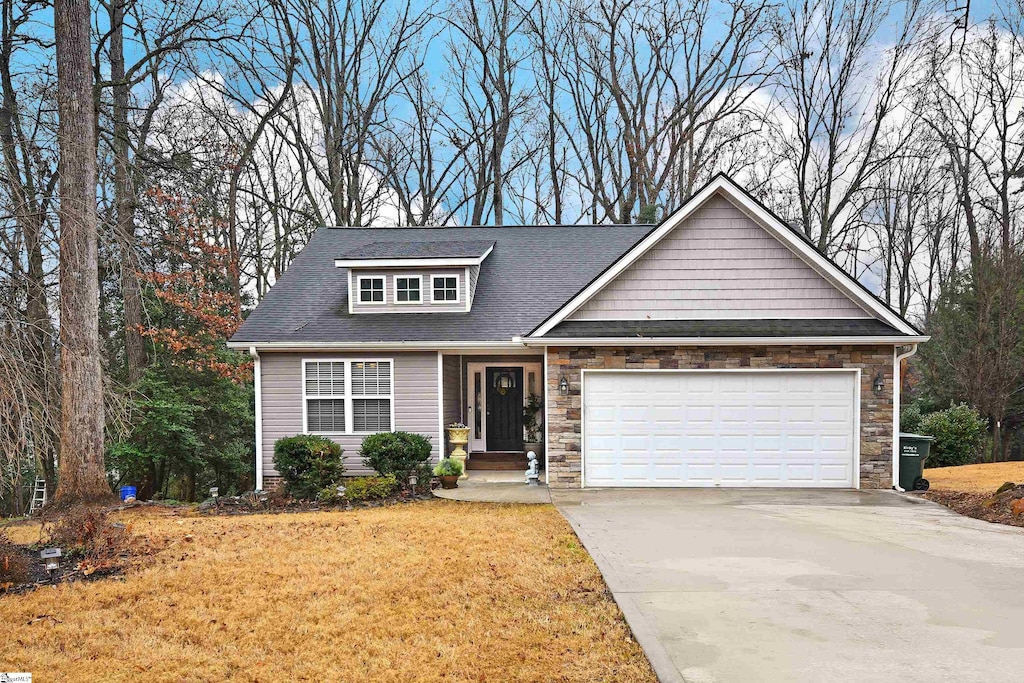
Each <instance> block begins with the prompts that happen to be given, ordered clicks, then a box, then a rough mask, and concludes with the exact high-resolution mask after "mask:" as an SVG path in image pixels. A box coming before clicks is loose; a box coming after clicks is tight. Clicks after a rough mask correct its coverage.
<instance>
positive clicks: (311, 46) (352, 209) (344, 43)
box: [283, 0, 426, 225]
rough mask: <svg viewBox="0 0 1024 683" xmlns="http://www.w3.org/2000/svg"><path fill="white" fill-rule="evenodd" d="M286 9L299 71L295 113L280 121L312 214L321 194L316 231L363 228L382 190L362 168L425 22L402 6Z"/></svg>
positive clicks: (378, 2)
mask: <svg viewBox="0 0 1024 683" xmlns="http://www.w3.org/2000/svg"><path fill="white" fill-rule="evenodd" d="M393 4H394V5H397V6H396V7H395V8H394V9H392V7H391V6H392V5H393ZM289 7H290V11H291V12H292V13H293V20H294V21H295V23H296V24H297V29H296V35H297V41H296V44H297V45H298V47H299V57H300V60H301V68H300V69H298V71H297V73H296V81H297V84H296V88H295V90H296V99H297V106H296V107H295V108H294V109H290V110H285V111H284V112H283V113H284V114H286V115H289V116H290V120H289V125H290V127H291V135H290V136H289V139H291V140H292V141H293V144H295V145H296V146H297V148H298V150H299V152H300V155H301V156H302V158H303V163H304V164H305V168H306V171H307V172H308V175H307V177H308V180H307V184H308V194H309V195H310V198H311V202H310V207H311V208H315V207H318V206H319V201H318V200H317V198H316V197H317V195H319V194H321V193H324V192H325V193H326V194H327V196H328V197H329V199H330V207H329V209H330V215H325V216H320V217H319V221H318V222H319V223H320V224H337V225H366V224H368V223H369V222H370V221H372V220H373V219H374V218H375V216H376V214H377V212H378V211H379V208H380V201H381V198H382V196H383V193H384V192H385V190H386V186H385V185H384V184H383V183H381V182H380V178H379V177H378V176H376V175H375V174H373V173H371V172H369V167H368V166H367V160H368V158H369V156H370V154H371V141H372V139H373V136H374V135H375V133H376V132H377V131H379V130H380V129H381V126H382V124H383V121H384V120H386V118H387V116H388V113H389V106H390V104H391V102H392V98H393V96H394V95H395V92H396V89H397V88H398V87H399V86H400V85H401V83H402V82H403V81H405V80H406V79H407V78H409V77H410V74H411V73H412V71H413V70H414V69H415V68H416V66H415V65H414V64H411V63H410V60H409V59H408V57H409V55H410V52H411V50H412V47H413V45H414V43H415V41H416V40H417V39H418V37H419V35H420V33H421V31H422V30H423V28H424V25H425V23H426V15H425V14H424V13H422V12H420V11H416V10H414V9H413V7H412V4H411V3H410V2H408V1H404V2H402V3H389V2H388V1H387V0H344V1H343V2H330V1H321V0H291V2H290V3H289ZM307 112H311V113H312V116H311V117H309V116H307ZM314 122H315V129H311V128H310V126H311V124H313V123H314Z"/></svg>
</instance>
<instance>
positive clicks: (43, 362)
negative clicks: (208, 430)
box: [0, 0, 59, 491]
mask: <svg viewBox="0 0 1024 683" xmlns="http://www.w3.org/2000/svg"><path fill="white" fill-rule="evenodd" d="M41 9H42V3H38V2H34V1H30V2H27V3H22V4H18V3H15V2H14V1H13V0H4V1H3V4H2V12H3V16H2V29H0V91H2V92H0V98H2V99H0V149H2V154H3V169H4V173H3V176H2V178H3V186H4V190H5V194H6V198H7V201H8V202H9V205H10V215H11V216H12V218H13V221H14V230H12V231H10V232H6V231H5V233H4V238H3V242H4V247H5V249H6V250H7V253H8V259H7V260H8V263H9V264H10V278H11V281H10V284H11V285H12V286H13V288H14V289H13V291H11V294H13V296H11V297H9V298H7V299H6V300H7V301H8V302H14V301H17V302H24V316H23V317H20V316H18V315H15V313H14V309H12V308H10V307H9V306H8V307H5V311H6V313H7V315H5V316H4V320H5V323H6V324H5V325H4V326H5V327H6V328H7V330H6V341H5V342H4V344H5V347H6V350H7V352H8V353H9V354H10V355H8V356H7V358H6V362H5V368H6V372H5V373H4V375H5V376H6V377H7V378H8V379H9V381H10V382H11V385H10V386H11V387H12V392H15V393H16V395H20V396H22V397H23V398H24V399H25V400H27V401H29V403H28V404H27V405H25V406H23V410H24V412H23V413H20V414H19V416H18V417H17V418H15V416H13V415H9V416H8V417H10V418H11V419H12V420H14V421H13V422H10V423H6V428H7V429H9V430H11V433H12V434H19V435H20V436H19V439H25V438H27V439H28V441H27V442H26V443H30V444H31V445H32V446H33V449H32V451H33V454H34V457H35V460H36V468H37V471H38V472H39V473H40V474H41V475H42V476H43V477H44V479H45V480H46V482H47V485H48V486H49V490H51V491H52V490H53V486H54V484H55V483H56V472H55V463H56V455H57V452H56V449H57V441H58V438H57V434H58V430H57V429H56V424H57V414H58V410H57V403H58V401H59V392H58V388H57V373H56V356H55V344H54V336H55V330H54V326H53V323H52V321H51V317H50V303H49V296H48V294H47V276H48V273H47V269H46V265H45V262H46V248H47V246H48V242H49V240H50V239H52V227H51V226H50V221H49V213H50V211H51V208H52V203H53V197H54V192H55V188H56V184H57V173H56V170H57V169H56V155H55V153H54V150H53V149H52V145H51V142H52V141H51V138H50V136H51V135H52V134H53V132H54V130H53V121H52V120H51V116H50V114H49V113H48V111H49V110H50V108H51V107H52V101H51V99H50V98H51V97H52V92H51V88H52V77H51V74H50V73H48V72H47V70H46V69H40V70H39V72H38V74H37V75H35V76H33V77H30V78H28V79H21V78H19V77H18V74H17V73H16V66H15V63H16V61H17V60H18V59H19V56H18V53H19V51H23V50H26V49H28V47H29V46H35V47H37V48H43V49H46V48H47V47H48V46H47V45H46V43H45V42H44V41H42V40H40V39H38V38H35V37H34V36H32V35H31V33H30V32H29V27H30V26H31V24H32V23H33V22H34V21H35V20H36V16H35V15H36V13H37V12H39V11H40V10H41ZM40 56H41V55H39V54H36V53H33V54H30V55H27V56H26V57H25V59H27V60H29V61H33V60H37V59H39V58H40ZM22 253H24V258H22ZM22 264H24V267H22ZM19 386H20V387H21V388H20V389H18V390H17V391H15V390H14V387H19ZM0 448H2V449H3V450H5V451H7V452H8V453H9V454H12V455H13V454H19V453H20V454H25V453H27V451H25V450H24V449H21V448H19V447H18V446H17V444H8V446H7V447H6V448H4V447H2V446H0Z"/></svg>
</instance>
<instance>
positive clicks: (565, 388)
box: [558, 375, 569, 396]
mask: <svg viewBox="0 0 1024 683" xmlns="http://www.w3.org/2000/svg"><path fill="white" fill-rule="evenodd" d="M558 393H560V394H561V395H562V396H568V395H569V380H568V379H566V377H565V375H562V376H561V377H560V378H559V380H558Z"/></svg>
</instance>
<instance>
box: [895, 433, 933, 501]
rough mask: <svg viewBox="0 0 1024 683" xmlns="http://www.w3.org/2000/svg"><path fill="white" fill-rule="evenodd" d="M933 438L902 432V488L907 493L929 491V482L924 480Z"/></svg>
mask: <svg viewBox="0 0 1024 683" xmlns="http://www.w3.org/2000/svg"><path fill="white" fill-rule="evenodd" d="M934 440H935V437H933V436H924V435H923V434H907V433H905V432H900V488H903V489H905V490H907V491H927V490H928V480H927V479H925V478H924V461H925V460H926V459H927V458H928V449H929V447H930V446H931V443H932V441H934Z"/></svg>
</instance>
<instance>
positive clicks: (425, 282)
mask: <svg viewBox="0 0 1024 683" xmlns="http://www.w3.org/2000/svg"><path fill="white" fill-rule="evenodd" d="M417 275H418V276H419V277H420V295H421V298H422V301H421V302H420V303H418V304H399V303H395V278H396V277H410V276H411V277H416V276H417ZM433 275H455V276H458V278H459V300H458V301H457V302H453V303H437V304H435V303H432V302H431V301H430V297H431V294H432V292H431V290H430V286H431V276H433ZM348 277H349V293H350V296H351V297H352V312H353V313H462V312H465V310H466V296H467V283H466V271H465V268H430V269H398V268H393V269H387V270H384V269H380V270H371V269H360V270H354V271H349V276H348ZM360 277H383V278H384V303H383V304H364V303H360V302H359V285H358V281H359V278H360Z"/></svg>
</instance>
